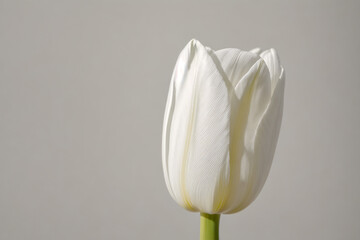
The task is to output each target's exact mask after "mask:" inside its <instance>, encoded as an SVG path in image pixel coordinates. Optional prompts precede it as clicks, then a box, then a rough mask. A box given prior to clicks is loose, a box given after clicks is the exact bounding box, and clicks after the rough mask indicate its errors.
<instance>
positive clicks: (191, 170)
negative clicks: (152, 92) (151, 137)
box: [163, 40, 231, 213]
mask: <svg viewBox="0 0 360 240" xmlns="http://www.w3.org/2000/svg"><path fill="white" fill-rule="evenodd" d="M211 54H212V53H211V50H210V49H207V48H205V47H204V46H202V45H201V43H199V42H198V41H196V40H192V41H190V43H189V44H188V45H187V46H186V47H185V49H184V50H183V51H182V53H181V54H180V56H179V59H178V62H177V65H176V67H175V70H174V74H173V78H172V83H171V85H172V86H171V87H170V88H172V91H171V92H169V97H168V104H167V107H166V109H167V110H166V114H165V118H166V120H164V136H165V137H163V139H165V140H163V165H164V168H166V169H167V170H166V171H165V170H164V174H165V178H167V179H168V183H167V185H168V188H169V189H171V191H172V193H173V198H174V199H175V200H176V201H177V202H178V204H180V205H181V206H183V207H184V208H186V209H188V210H192V211H194V210H196V211H201V212H206V213H213V212H214V211H216V208H217V205H219V203H220V202H221V201H222V199H223V198H224V195H223V194H222V192H223V191H224V188H225V187H226V185H227V183H228V179H227V176H228V171H229V166H228V163H229V136H230V133H229V131H230V129H229V127H230V126H229V125H230V110H231V109H230V101H229V99H230V97H229V89H228V86H229V83H227V82H226V79H224V76H223V75H222V73H221V72H220V71H219V69H218V66H217V65H216V64H215V63H214V61H213V59H212V56H211ZM169 191H170V190H169Z"/></svg>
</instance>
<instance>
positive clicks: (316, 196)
mask: <svg viewBox="0 0 360 240" xmlns="http://www.w3.org/2000/svg"><path fill="white" fill-rule="evenodd" d="M359 13H360V4H359V1H301V2H300V1H299V2H290V1H285V0H284V1H263V2H260V1H259V2H258V1H243V2H240V1H236V2H235V1H234V2H215V1H208V2H175V3H169V2H166V1H163V2H159V1H149V2H143V3H140V2H136V3H135V2H132V3H131V2H130V1H129V2H119V1H87V2H80V1H57V2H55V1H53V2H51V1H22V2H18V1H1V2H0V113H1V115H0V239H1V240H12V239H19V240H20V239H21V240H22V239H31V240H35V239H36V240H42V239H44V240H45V239H46V240H48V239H51V240H53V239H54V240H57V239H59V240H64V239H67V240H68V239H70V240H71V239H89V240H90V239H94V240H95V239H96V240H98V239H102V240H107V239H174V240H177V239H179V240H183V239H198V231H199V216H198V214H197V213H189V212H187V211H185V210H183V209H182V208H180V207H178V206H177V205H176V204H175V202H174V201H173V200H172V199H171V197H170V195H169V194H168V192H167V189H166V187H165V183H164V180H163V175H162V166H161V154H160V152H161V150H160V149H161V131H162V120H163V112H164V107H165V101H166V96H167V90H168V86H169V81H170V77H171V73H172V69H173V67H174V64H175V61H176V58H177V56H178V54H179V52H180V50H181V49H182V48H183V47H184V46H185V44H186V43H187V42H188V41H189V40H190V39H191V38H197V39H199V40H200V41H201V42H202V43H203V44H205V45H207V46H210V47H211V48H213V49H221V48H225V47H236V48H241V49H244V50H248V49H251V48H253V47H258V46H260V47H263V48H269V47H274V48H276V49H277V50H278V52H279V54H280V57H281V60H282V64H283V65H284V67H285V69H286V72H287V82H286V89H285V108H284V118H283V125H282V129H281V134H280V138H279V143H278V147H277V150H276V155H275V158H274V163H273V166H272V169H271V172H270V175H269V178H268V181H267V183H266V184H265V187H264V189H263V191H262V193H261V194H260V195H259V197H258V199H257V200H256V201H255V202H254V203H253V204H252V205H250V206H249V207H248V208H247V209H245V210H244V211H242V212H240V213H237V214H234V215H224V216H222V219H221V237H222V239H225V240H226V239H246V240H251V239H276V240H279V239H280V240H281V239H294V240H296V239H301V240H302V239H326V240H332V239H334V240H335V239H359V238H360V228H359V226H360V206H359V203H360V187H359V183H360V174H359V170H360V159H359V156H360V128H359V123H360V107H359V103H360V94H359V91H360V79H359V78H360V77H359V76H360V66H359V53H360V27H359V24H360V14H359Z"/></svg>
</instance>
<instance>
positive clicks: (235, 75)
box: [215, 48, 260, 88]
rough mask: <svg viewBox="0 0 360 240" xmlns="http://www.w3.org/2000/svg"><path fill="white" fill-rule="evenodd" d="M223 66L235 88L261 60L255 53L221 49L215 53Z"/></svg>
mask: <svg viewBox="0 0 360 240" xmlns="http://www.w3.org/2000/svg"><path fill="white" fill-rule="evenodd" d="M215 54H216V56H217V57H218V59H219V61H220V62H221V66H222V68H223V70H224V72H225V74H226V76H227V77H228V79H229V81H230V82H231V83H232V85H233V87H234V88H235V86H236V85H237V84H238V83H239V81H240V80H241V79H242V78H243V76H244V75H245V74H246V73H248V72H249V70H250V68H251V67H252V66H253V65H254V64H255V63H256V62H257V61H258V60H259V59H260V57H259V56H257V55H256V54H254V53H251V52H246V51H242V50H240V49H235V48H226V49H221V50H218V51H216V52H215Z"/></svg>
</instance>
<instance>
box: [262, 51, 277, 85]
mask: <svg viewBox="0 0 360 240" xmlns="http://www.w3.org/2000/svg"><path fill="white" fill-rule="evenodd" d="M260 57H262V58H263V59H264V61H265V63H266V65H267V67H268V69H269V71H270V77H271V85H272V92H274V89H275V86H276V85H277V81H278V80H279V78H280V74H281V69H282V67H281V65H280V60H279V56H278V54H277V52H276V50H275V49H273V48H271V49H269V50H266V51H264V52H262V53H261V54H260Z"/></svg>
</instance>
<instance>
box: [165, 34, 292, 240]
mask: <svg viewBox="0 0 360 240" xmlns="http://www.w3.org/2000/svg"><path fill="white" fill-rule="evenodd" d="M284 84H285V74H284V69H283V67H282V66H281V65H280V62H279V57H278V55H277V53H276V51H275V50H274V49H269V50H266V51H261V50H260V49H253V50H251V51H242V50H239V49H235V48H227V49H222V50H218V51H213V50H212V49H210V48H208V47H205V46H203V45H202V44H201V43H200V42H199V41H197V40H191V41H190V42H189V43H188V44H187V45H186V46H185V48H184V49H183V50H182V52H181V53H180V55H179V57H178V59H177V63H176V66H175V69H174V71H173V75H172V78H171V82H170V89H169V94H168V98H167V104H166V108H165V116H164V124H163V136H162V163H163V171H164V176H165V182H166V186H167V188H168V191H169V193H170V195H171V197H172V198H173V199H174V200H175V201H176V202H177V203H178V204H179V205H180V206H182V207H183V208H185V209H187V210H189V211H194V212H200V213H201V231H200V237H201V239H202V240H205V239H206V240H208V239H218V224H219V217H220V214H231V213H236V212H238V211H240V210H242V209H244V208H246V207H247V206H248V205H249V204H250V203H251V202H252V201H254V199H255V198H256V197H257V195H258V194H259V192H260V190H261V189H262V187H263V185H264V183H265V181H266V178H267V176H268V173H269V170H270V167H271V163H272V159H273V156H274V152H275V148H276V144H277V140H278V136H279V130H280V125H281V119H282V111H283V98H284V97H283V96H284Z"/></svg>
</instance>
